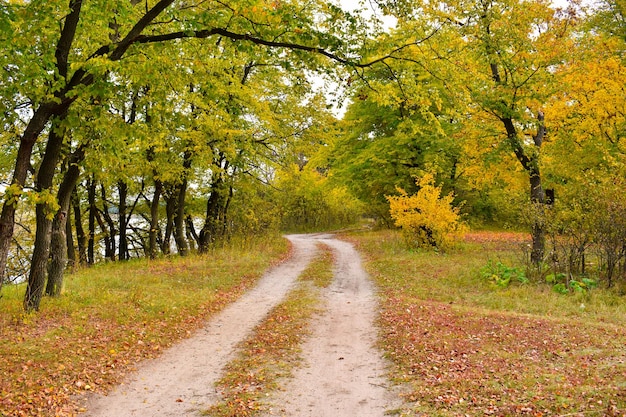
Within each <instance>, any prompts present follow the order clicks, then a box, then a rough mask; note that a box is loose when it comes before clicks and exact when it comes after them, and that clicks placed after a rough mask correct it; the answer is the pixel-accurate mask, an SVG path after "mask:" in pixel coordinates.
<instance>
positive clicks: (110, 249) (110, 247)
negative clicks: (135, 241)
mask: <svg viewBox="0 0 626 417" xmlns="http://www.w3.org/2000/svg"><path fill="white" fill-rule="evenodd" d="M100 198H101V199H102V212H101V213H102V217H104V220H105V221H106V224H107V226H108V229H107V226H105V225H104V223H103V222H102V219H101V218H100V216H97V220H98V224H99V225H100V228H101V229H102V232H103V233H104V243H105V248H104V257H105V258H107V259H110V260H112V261H115V246H116V245H115V235H116V234H117V230H116V229H115V222H114V221H113V219H112V218H111V215H110V214H109V205H108V204H107V194H106V189H105V188H104V185H102V184H100Z"/></svg>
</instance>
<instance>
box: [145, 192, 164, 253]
mask: <svg viewBox="0 0 626 417" xmlns="http://www.w3.org/2000/svg"><path fill="white" fill-rule="evenodd" d="M162 190H163V183H162V182H161V181H159V180H154V196H152V201H151V202H150V232H149V235H148V236H149V240H148V252H149V255H150V259H154V258H156V257H157V254H158V246H157V237H158V234H159V200H160V198H161V192H162Z"/></svg>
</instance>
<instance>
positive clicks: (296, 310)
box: [205, 244, 333, 417]
mask: <svg viewBox="0 0 626 417" xmlns="http://www.w3.org/2000/svg"><path fill="white" fill-rule="evenodd" d="M318 247H319V248H320V251H321V252H320V254H319V255H318V256H317V257H316V259H314V260H313V261H312V262H311V263H310V264H309V266H308V267H307V269H306V270H305V271H304V272H303V273H302V275H301V276H300V277H299V279H298V281H299V285H298V286H297V287H296V288H294V289H293V290H292V291H290V292H289V294H288V295H287V297H286V298H285V299H284V300H283V301H282V302H281V303H280V304H279V305H278V306H276V307H275V308H274V309H272V311H271V312H270V313H269V314H268V316H267V317H266V318H265V319H264V320H263V322H262V323H260V324H259V325H258V326H257V327H256V328H255V330H254V332H253V333H252V335H251V336H250V337H249V338H248V339H247V340H245V341H244V342H242V343H241V344H240V346H239V354H238V357H237V358H236V359H235V360H233V361H232V362H230V363H229V364H228V365H227V367H226V375H225V376H224V377H223V378H222V379H221V380H220V381H219V383H218V388H219V389H220V391H221V394H222V400H221V402H219V403H217V404H215V405H213V406H212V407H211V408H210V409H209V410H207V412H206V413H205V414H206V415H208V416H211V417H251V416H256V415H259V414H260V413H261V412H263V411H267V409H268V407H269V406H268V404H266V403H265V399H266V397H267V396H269V395H270V393H271V392H272V391H275V390H277V389H279V388H280V381H281V380H282V379H284V378H287V377H289V376H290V375H291V371H292V369H293V368H294V367H295V366H297V364H298V363H299V360H300V356H299V353H300V350H299V348H300V345H301V344H302V342H303V341H304V339H305V337H306V336H307V335H308V334H309V329H308V323H309V321H310V318H311V316H312V315H313V314H314V313H315V312H316V311H318V308H319V301H320V300H319V289H320V288H325V287H327V286H328V285H330V283H331V281H332V278H333V271H332V267H333V256H332V252H331V250H330V249H329V248H328V247H327V246H324V245H321V244H320V245H318Z"/></svg>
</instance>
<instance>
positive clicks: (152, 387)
mask: <svg viewBox="0 0 626 417" xmlns="http://www.w3.org/2000/svg"><path fill="white" fill-rule="evenodd" d="M288 238H289V240H290V241H291V242H292V244H293V247H294V251H293V255H292V257H291V258H290V259H289V260H287V261H286V262H284V263H282V264H281V265H279V266H278V267H276V268H273V269H272V270H271V271H269V272H268V273H267V274H266V275H265V276H264V277H263V278H262V279H261V280H260V282H259V284H258V285H257V286H256V287H255V288H254V289H253V290H251V291H249V292H248V293H247V294H246V295H244V296H243V297H242V298H240V299H239V300H238V301H237V302H235V303H233V304H231V305H230V306H229V307H228V308H226V309H225V310H224V311H222V312H221V313H220V314H219V315H217V316H216V317H214V318H213V319H212V320H211V321H210V322H208V323H207V325H206V326H205V327H204V328H203V329H202V330H201V331H199V332H198V333H197V334H196V335H195V336H193V337H192V338H190V339H187V340H185V341H183V342H181V343H179V344H177V345H175V346H174V347H172V348H171V349H170V350H168V351H167V352H165V353H164V354H163V355H162V356H161V357H160V358H158V359H156V360H152V361H149V362H146V363H144V364H143V365H142V366H141V367H140V369H139V370H138V371H137V372H136V373H135V374H134V375H132V376H131V377H130V378H129V380H128V381H127V382H126V383H124V384H122V385H120V386H119V387H118V388H117V389H116V390H114V391H113V392H111V393H110V394H109V395H108V396H93V397H91V398H89V399H88V402H87V404H86V408H87V412H86V413H85V414H83V416H89V417H112V416H115V417H131V416H141V417H157V416H158V417H176V416H181V417H183V416H185V417H187V416H198V415H200V411H201V410H202V409H206V408H207V406H208V405H209V404H211V403H213V402H216V401H218V400H219V397H218V394H217V392H216V390H215V388H214V384H215V382H216V381H217V380H218V379H219V377H220V376H221V370H222V368H223V367H224V365H225V364H227V363H228V361H230V360H231V359H233V358H234V356H235V354H236V353H237V352H236V346H237V344H238V343H239V342H241V341H242V340H244V339H245V338H246V336H247V335H248V334H249V333H250V332H251V330H252V329H253V328H254V327H255V326H256V325H257V324H258V323H259V322H260V321H261V320H263V318H264V317H265V315H266V314H267V313H268V312H269V311H270V310H271V309H272V308H273V307H274V306H276V305H277V304H278V303H279V302H280V301H281V300H282V299H283V297H284V296H285V295H286V294H287V292H288V291H289V289H290V288H292V286H293V285H294V283H295V282H296V279H297V278H298V276H299V275H300V273H301V272H302V271H303V270H304V269H305V268H306V266H307V265H308V263H309V262H310V261H311V259H312V258H313V257H314V256H315V254H316V253H317V245H316V243H317V242H322V243H324V244H326V245H328V246H329V247H331V248H332V250H333V252H334V253H335V258H336V260H337V261H336V265H335V278H334V281H333V284H332V285H331V287H330V288H328V290H327V292H326V293H325V296H324V303H325V307H326V308H325V313H323V314H321V315H320V316H319V317H317V318H316V319H315V320H314V322H313V323H312V335H311V337H310V338H309V339H308V341H307V342H306V343H305V344H304V346H303V352H302V355H303V357H304V359H305V365H304V366H303V367H302V368H301V369H298V370H296V373H295V376H294V378H293V379H291V380H289V381H286V382H285V389H284V391H282V392H280V393H277V395H276V396H275V397H273V398H270V400H271V403H272V404H273V407H272V409H271V410H270V414H269V415H271V416H293V417H295V416H298V417H304V416H316V417H338V416H357V415H358V416H361V417H367V416H372V417H374V416H376V417H378V416H380V417H382V416H384V412H385V410H386V409H388V408H391V407H392V406H393V395H392V394H391V393H390V392H389V391H388V390H387V389H386V387H387V382H386V381H385V379H384V377H383V374H384V362H383V361H382V359H381V354H380V352H378V351H377V350H376V349H375V348H374V347H373V343H374V342H375V329H374V327H373V323H372V322H373V319H374V315H375V310H376V300H375V297H374V293H373V289H372V286H371V284H370V282H369V280H368V277H367V274H366V273H365V272H364V271H363V268H362V267H361V263H360V259H359V255H358V253H357V252H356V251H355V249H354V248H353V247H352V245H350V244H349V243H346V242H342V241H340V240H337V239H335V238H333V237H332V236H331V235H320V234H318V235H292V236H288Z"/></svg>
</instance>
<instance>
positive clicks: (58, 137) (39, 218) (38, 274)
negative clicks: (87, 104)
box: [24, 113, 67, 311]
mask: <svg viewBox="0 0 626 417" xmlns="http://www.w3.org/2000/svg"><path fill="white" fill-rule="evenodd" d="M66 115H67V113H64V114H63V115H62V116H60V117H59V118H58V119H56V120H55V121H54V122H53V124H52V127H51V128H50V134H49V136H48V142H47V144H46V150H45V153H44V156H43V159H42V161H41V165H40V166H39V170H38V171H37V178H36V180H35V190H36V191H37V193H39V194H40V196H41V195H43V198H44V199H43V201H40V202H38V203H37V205H36V207H35V215H36V224H37V230H36V232H35V247H34V249H33V256H32V259H31V264H30V273H29V275H28V284H27V286H26V293H25V295H24V309H25V310H26V311H33V310H39V304H40V302H41V297H42V295H43V291H44V286H45V283H46V273H47V269H48V268H47V263H48V257H49V256H50V238H51V230H52V218H53V217H51V214H52V213H54V208H53V202H52V201H50V200H47V199H45V194H42V193H46V192H48V193H49V192H50V191H51V189H52V183H53V179H54V174H55V170H56V167H57V165H58V164H59V159H60V157H61V148H62V147H63V138H64V132H63V129H62V128H61V127H60V123H61V122H62V121H63V120H64V118H65V116H66Z"/></svg>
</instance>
